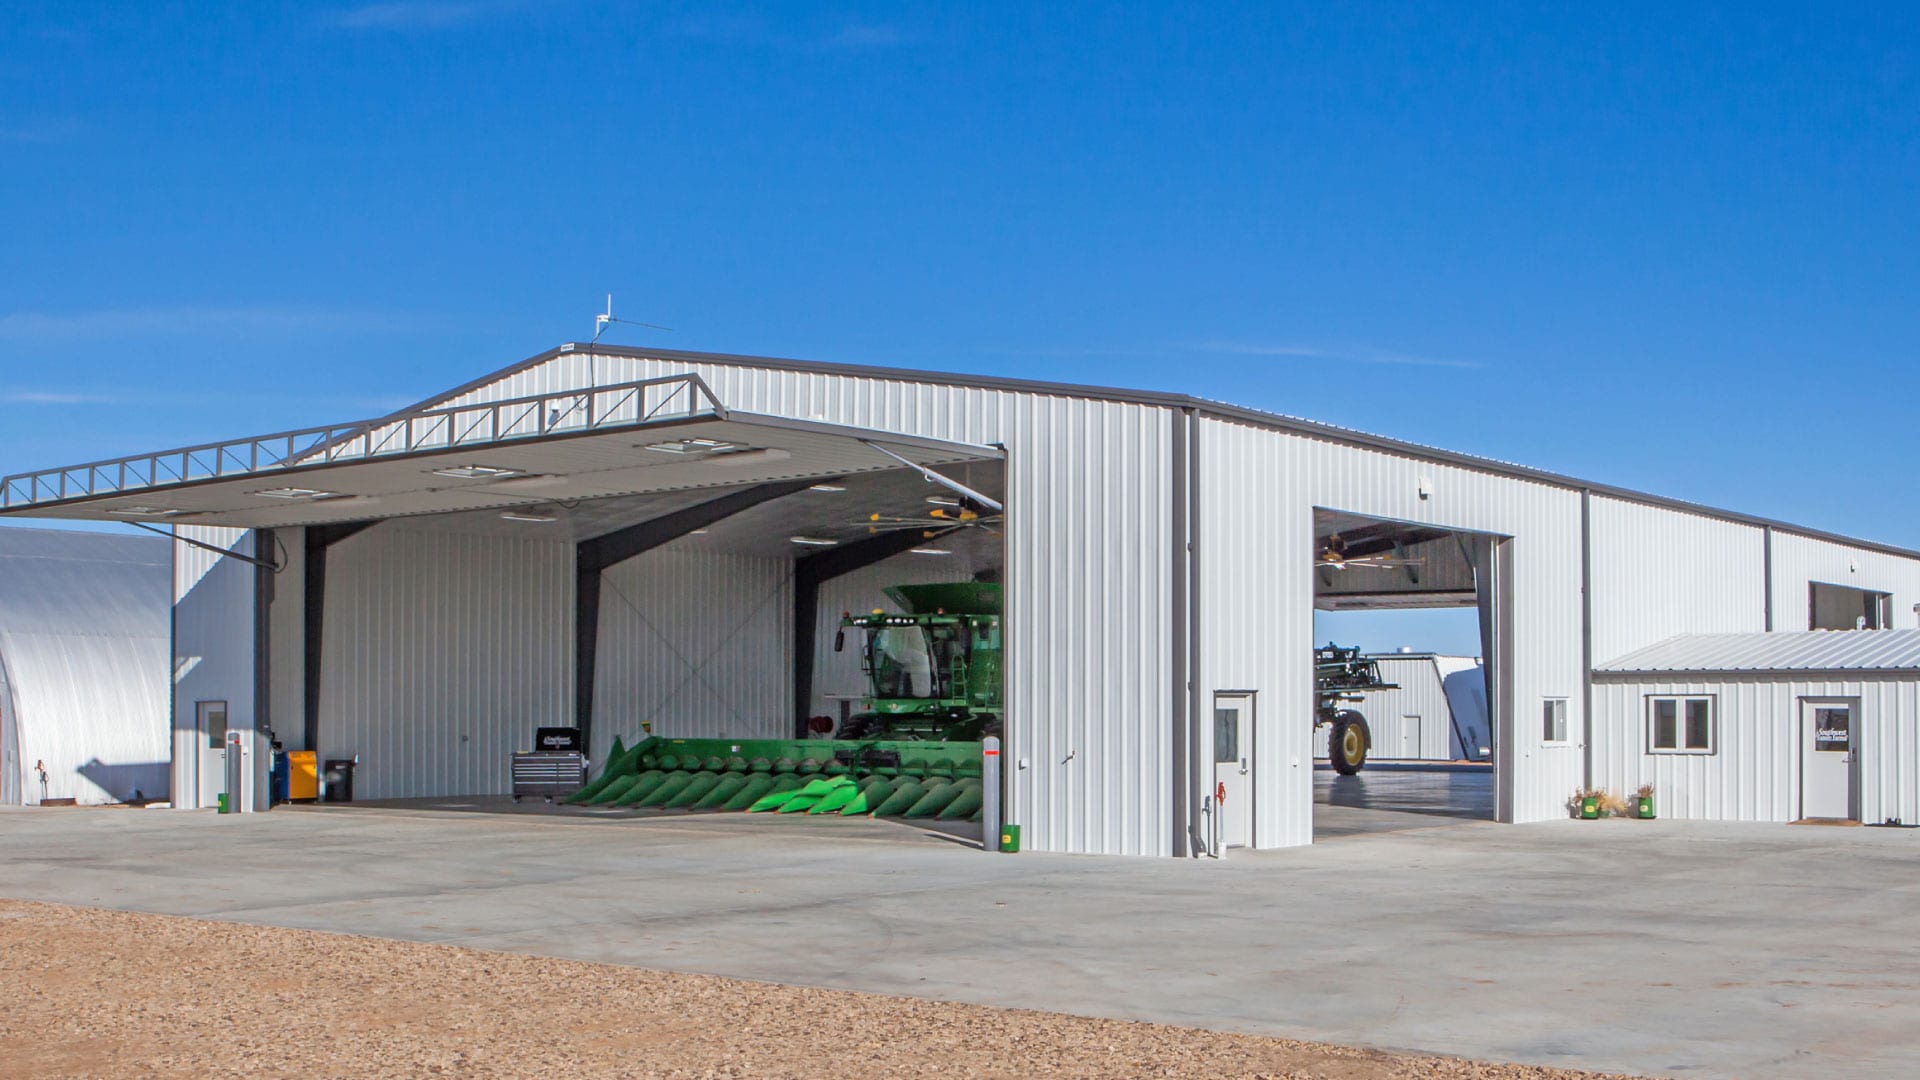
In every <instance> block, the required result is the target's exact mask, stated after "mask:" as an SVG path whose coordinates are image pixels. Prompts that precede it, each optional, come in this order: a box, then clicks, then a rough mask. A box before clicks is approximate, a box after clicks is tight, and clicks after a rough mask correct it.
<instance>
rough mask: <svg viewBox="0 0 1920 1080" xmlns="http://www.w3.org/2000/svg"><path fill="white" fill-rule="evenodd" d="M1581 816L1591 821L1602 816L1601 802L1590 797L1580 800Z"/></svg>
mask: <svg viewBox="0 0 1920 1080" xmlns="http://www.w3.org/2000/svg"><path fill="white" fill-rule="evenodd" d="M1580 816H1581V817H1582V818H1585V819H1587V820H1589V821H1591V820H1593V819H1594V818H1597V817H1599V816H1600V800H1599V799H1596V798H1594V797H1593V796H1591V795H1589V796H1587V797H1586V798H1584V799H1581V800H1580Z"/></svg>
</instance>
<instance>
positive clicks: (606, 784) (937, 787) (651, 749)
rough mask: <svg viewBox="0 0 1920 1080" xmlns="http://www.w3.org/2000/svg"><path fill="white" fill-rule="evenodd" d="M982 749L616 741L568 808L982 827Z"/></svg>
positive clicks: (965, 745)
mask: <svg viewBox="0 0 1920 1080" xmlns="http://www.w3.org/2000/svg"><path fill="white" fill-rule="evenodd" d="M983 797H984V796H983V792H982V789H981V784H980V744H979V743H977V742H928V741H924V740H910V741H902V742H894V741H887V740H881V741H875V742H852V741H848V740H843V739H668V738H661V737H658V736H654V737H650V738H648V739H646V740H644V741H642V742H640V743H637V744H635V745H634V746H632V747H625V746H622V745H621V743H620V741H619V740H617V739H616V740H615V741H614V745H613V752H612V753H611V754H609V755H608V757H607V766H606V768H605V769H603V770H602V771H601V773H600V776H599V777H598V778H596V779H595V780H594V781H593V783H591V784H588V785H587V786H586V787H584V788H581V789H580V790H579V791H578V792H576V793H575V794H574V795H573V796H572V797H571V798H569V799H568V800H567V801H568V802H570V803H575V804H586V805H590V806H632V807H643V808H659V809H664V810H674V809H683V810H744V811H747V812H748V813H782V814H796V813H803V812H804V813H808V814H838V815H841V816H845V817H854V816H867V817H901V818H939V819H941V820H945V821H978V820H980V807H981V802H982V799H983Z"/></svg>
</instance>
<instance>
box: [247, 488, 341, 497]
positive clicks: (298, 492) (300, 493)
mask: <svg viewBox="0 0 1920 1080" xmlns="http://www.w3.org/2000/svg"><path fill="white" fill-rule="evenodd" d="M254 494H255V495H265V496H266V497H267V498H269V499H337V498H339V497H340V493H339V492H337V491H321V490H319V489H317V488H301V487H281V488H267V489H266V490H264V491H256V492H254Z"/></svg>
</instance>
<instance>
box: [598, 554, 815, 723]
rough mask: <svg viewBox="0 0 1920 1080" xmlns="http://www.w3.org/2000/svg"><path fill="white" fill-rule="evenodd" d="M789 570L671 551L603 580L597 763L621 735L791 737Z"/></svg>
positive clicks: (762, 561)
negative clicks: (647, 730)
mask: <svg viewBox="0 0 1920 1080" xmlns="http://www.w3.org/2000/svg"><path fill="white" fill-rule="evenodd" d="M792 623H793V562H792V560H790V559H769V558H754V557H749V556H744V555H727V554H722V553H718V552H712V551H702V550H699V549H698V548H696V547H693V546H690V545H687V544H682V543H677V542H676V543H671V544H667V545H665V546H663V547H659V548H656V549H654V550H652V551H649V552H646V553H645V554H642V555H639V556H636V557H635V558H632V559H628V560H626V561H625V562H622V563H619V564H617V565H615V566H612V567H609V568H608V569H607V570H606V571H605V572H604V573H603V574H602V575H601V579H600V637H599V650H598V654H597V657H596V660H595V666H594V694H593V717H594V720H593V742H594V746H593V755H592V756H593V758H594V760H595V761H601V760H604V759H605V757H606V750H607V748H608V747H609V746H611V745H612V742H613V737H614V736H615V735H619V736H620V737H621V738H622V739H623V740H625V741H626V743H627V744H629V745H631V744H632V743H633V742H634V741H635V740H636V738H639V737H644V736H643V734H642V731H643V729H642V728H641V726H640V725H641V724H642V723H650V724H652V725H653V733H654V734H656V735H673V736H682V737H713V738H728V737H731V738H742V739H754V738H757V739H783V738H788V737H790V736H791V735H792V733H793V715H792V713H793V695H792V689H791V688H792V685H793V683H792V670H793V668H792V655H793V641H792V637H793V631H792Z"/></svg>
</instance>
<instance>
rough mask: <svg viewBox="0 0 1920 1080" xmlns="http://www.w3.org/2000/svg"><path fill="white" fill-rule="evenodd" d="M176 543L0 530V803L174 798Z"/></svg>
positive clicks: (68, 532)
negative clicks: (170, 711) (171, 677)
mask: <svg viewBox="0 0 1920 1080" xmlns="http://www.w3.org/2000/svg"><path fill="white" fill-rule="evenodd" d="M171 547H172V545H171V544H170V543H168V542H167V541H166V540H165V539H163V538H161V537H157V536H123V535H115V534H108V533H98V532H77V531H73V530H59V531H56V530H51V529H19V528H0V805H7V804H13V805H18V804H20V803H29V804H31V803H37V802H39V801H40V799H41V797H42V795H43V794H44V795H45V797H46V798H49V799H73V800H75V801H77V802H80V803H83V804H84V803H109V802H125V801H129V800H132V799H134V798H136V797H139V798H145V799H165V798H166V797H167V777H168V771H169V770H168V761H169V758H170V755H169V753H168V749H167V611H168V606H169V603H168V602H169V597H170V596H171V593H170V592H169V590H168V588H167V564H168V560H169V554H168V549H169V548H171ZM35 765H42V766H44V768H45V769H46V774H47V782H46V788H45V791H44V793H43V792H42V790H41V786H40V776H39V773H38V771H37V770H36V769H35Z"/></svg>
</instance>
